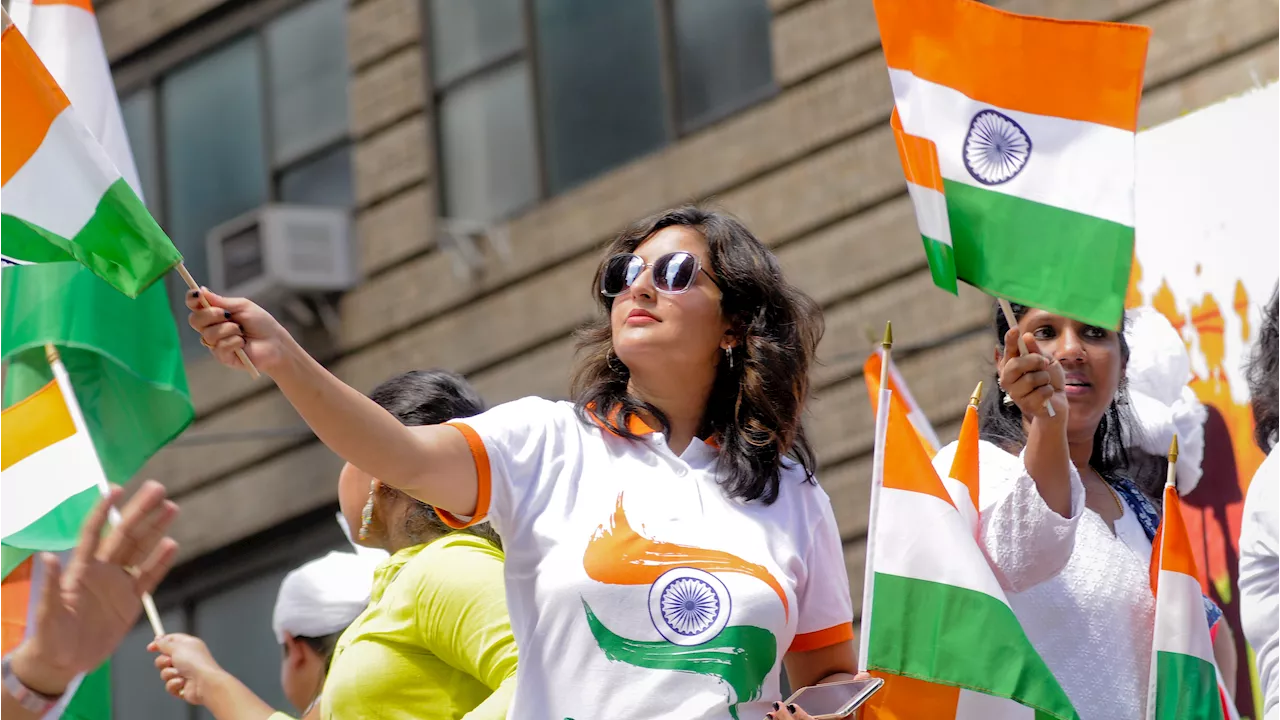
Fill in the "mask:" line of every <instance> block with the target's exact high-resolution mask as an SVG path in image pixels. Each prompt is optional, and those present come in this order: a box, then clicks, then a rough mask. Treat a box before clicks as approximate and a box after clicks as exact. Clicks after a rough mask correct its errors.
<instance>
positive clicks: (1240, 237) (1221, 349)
mask: <svg viewBox="0 0 1280 720" xmlns="http://www.w3.org/2000/svg"><path fill="white" fill-rule="evenodd" d="M1278 99H1280V91H1278V90H1277V86H1276V85H1274V84H1273V85H1271V86H1268V87H1267V88H1265V89H1261V90H1257V91H1254V92H1252V93H1249V94H1247V95H1244V96H1241V97H1238V98H1233V99H1231V100H1228V101H1226V102H1223V103H1220V104H1218V105H1214V106H1211V107H1209V108H1206V109H1204V110H1201V111H1198V112H1195V113H1192V114H1190V115H1187V116H1185V117H1183V118H1180V119H1178V120H1175V121H1173V122H1171V123H1169V124H1167V125H1163V126H1160V127H1157V128H1155V129H1153V130H1149V131H1145V132H1142V133H1139V135H1138V177H1137V192H1136V195H1137V197H1136V229H1137V242H1136V252H1135V258H1134V263H1133V273H1132V276H1131V278H1130V283H1129V292H1128V294H1127V297H1126V305H1127V306H1128V307H1140V306H1148V307H1152V308H1154V309H1155V310H1157V311H1158V312H1160V314H1162V315H1164V317H1165V318H1167V319H1168V320H1169V322H1170V323H1171V324H1172V325H1173V327H1174V329H1176V330H1177V331H1178V334H1179V335H1181V337H1182V340H1183V343H1184V344H1185V346H1186V348H1187V352H1188V354H1189V355H1190V357H1191V366H1192V372H1193V378H1192V380H1191V383H1190V385H1191V388H1192V389H1193V390H1194V391H1195V393H1196V396H1197V397H1199V398H1200V401H1201V402H1202V403H1204V405H1205V407H1206V409H1207V410H1208V418H1207V420H1206V421H1205V427H1204V430H1205V438H1204V440H1205V448H1204V461H1203V463H1202V468H1203V473H1204V474H1203V477H1202V478H1201V480H1200V483H1199V485H1197V486H1196V488H1195V489H1194V490H1193V491H1191V492H1190V493H1189V494H1188V495H1186V496H1185V497H1184V498H1183V516H1184V518H1185V520H1186V523H1187V530H1188V532H1189V533H1190V534H1191V536H1192V544H1193V546H1194V552H1195V555H1196V563H1197V565H1198V566H1199V568H1200V573H1201V578H1200V582H1201V585H1202V586H1203V587H1204V591H1205V592H1206V593H1207V594H1208V595H1209V596H1210V597H1212V598H1213V599H1214V600H1215V601H1216V602H1217V603H1218V604H1219V605H1220V606H1221V607H1222V609H1223V611H1224V613H1225V616H1226V620H1227V623H1228V624H1229V625H1230V627H1231V629H1232V631H1233V633H1234V635H1235V639H1236V645H1237V647H1238V650H1239V652H1238V655H1237V668H1238V671H1237V683H1236V687H1235V688H1233V690H1234V691H1235V692H1234V695H1235V699H1236V705H1237V708H1238V709H1239V711H1240V714H1241V717H1250V718H1256V717H1257V714H1256V713H1255V710H1254V708H1255V707H1259V708H1260V707H1261V696H1260V694H1259V691H1258V684H1257V679H1256V673H1255V672H1254V671H1253V669H1252V668H1253V663H1252V653H1251V652H1250V651H1249V650H1248V648H1247V647H1246V644H1245V640H1244V633H1243V632H1242V630H1241V626H1240V602H1239V597H1238V595H1239V592H1238V583H1237V580H1238V577H1239V574H1238V573H1239V567H1238V565H1239V538H1240V521H1241V513H1242V510H1243V505H1244V496H1245V491H1246V490H1247V489H1248V487H1249V483H1250V481H1251V480H1252V479H1253V474H1254V472H1255V471H1257V469H1258V466H1259V465H1261V463H1262V461H1263V459H1264V457H1265V456H1264V455H1263V453H1262V451H1261V450H1260V449H1259V448H1258V447H1257V445H1255V444H1254V439H1253V414H1252V412H1251V410H1250V407H1249V390H1248V387H1247V385H1246V382H1245V365H1246V363H1247V362H1248V359H1249V357H1250V352H1251V349H1252V345H1253V340H1254V334H1255V333H1256V332H1257V329H1258V326H1259V323H1260V318H1261V306H1262V304H1263V303H1265V302H1267V300H1268V299H1269V298H1270V296H1271V292H1272V289H1273V288H1274V287H1275V286H1276V282H1277V274H1278V273H1277V265H1278V264H1280V243H1278V242H1277V238H1278V237H1280V218H1277V216H1276V213H1275V197H1276V196H1277V195H1280V167H1277V164H1276V156H1277V148H1278V147H1280V141H1278V140H1277V129H1278V128H1280V109H1278V107H1277V100H1278ZM1209 138H1217V139H1219V140H1222V139H1224V138H1227V140H1226V142H1227V145H1228V146H1230V147H1221V146H1220V147H1211V146H1210V144H1209V142H1208V139H1209Z"/></svg>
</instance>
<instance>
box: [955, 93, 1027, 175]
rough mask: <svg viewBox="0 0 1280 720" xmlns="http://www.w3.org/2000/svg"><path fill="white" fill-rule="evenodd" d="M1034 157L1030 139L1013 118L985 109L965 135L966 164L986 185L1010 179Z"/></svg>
mask: <svg viewBox="0 0 1280 720" xmlns="http://www.w3.org/2000/svg"><path fill="white" fill-rule="evenodd" d="M1030 158H1031V138H1030V136H1028V135H1027V131H1026V130H1023V129H1022V126H1021V125H1019V124H1018V123H1017V122H1016V121H1014V119H1013V118H1011V117H1009V116H1008V115H1005V114H1004V113H1001V112H996V111H995V110H983V111H982V112H979V113H978V114H977V115H974V116H973V120H971V121H970V122H969V132H968V133H966V134H965V136H964V167H965V169H966V170H968V171H969V174H970V175H972V176H973V179H974V180H977V181H978V182H980V183H982V184H983V185H999V184H1001V183H1006V182H1009V181H1010V180H1012V179H1013V178H1014V176H1016V175H1017V174H1018V173H1020V172H1022V168H1024V167H1026V165H1027V160H1029V159H1030Z"/></svg>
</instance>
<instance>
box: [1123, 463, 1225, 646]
mask: <svg viewBox="0 0 1280 720" xmlns="http://www.w3.org/2000/svg"><path fill="white" fill-rule="evenodd" d="M1099 474H1100V475H1101V473H1099ZM1102 477H1104V478H1105V479H1106V481H1107V484H1108V485H1110V486H1111V488H1112V489H1113V490H1115V491H1116V493H1117V494H1118V495H1119V496H1120V497H1122V498H1124V501H1125V503H1126V504H1128V506H1129V509H1131V510H1133V514H1134V515H1136V516H1137V517H1138V522H1139V523H1141V525H1142V530H1143V531H1144V532H1146V534H1147V539H1148V540H1150V541H1151V542H1152V543H1154V542H1155V540H1156V528H1158V527H1160V510H1159V509H1157V508H1156V504H1155V503H1153V502H1151V498H1148V497H1147V496H1146V495H1143V494H1142V491H1141V490H1139V489H1138V485H1137V484H1136V483H1134V482H1133V481H1132V480H1130V479H1129V478H1126V477H1107V476H1105V475H1103V476H1102ZM1152 551H1153V552H1154V548H1153V549H1152ZM1201 598H1202V599H1203V600H1204V616H1205V619H1206V620H1207V621H1208V622H1209V627H1210V628H1212V627H1213V626H1214V624H1215V623H1217V622H1218V620H1219V619H1221V618H1222V611H1221V610H1219V609H1218V606H1217V605H1216V604H1214V602H1213V601H1212V600H1210V599H1209V598H1208V596H1206V595H1201Z"/></svg>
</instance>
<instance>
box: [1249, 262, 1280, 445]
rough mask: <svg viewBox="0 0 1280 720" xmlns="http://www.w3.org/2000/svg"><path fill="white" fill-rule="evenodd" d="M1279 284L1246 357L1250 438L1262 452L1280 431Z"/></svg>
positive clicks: (1265, 310)
mask: <svg viewBox="0 0 1280 720" xmlns="http://www.w3.org/2000/svg"><path fill="white" fill-rule="evenodd" d="M1277 314H1280V284H1277V285H1276V289H1274V290H1272V291H1271V302H1269V303H1267V305H1266V307H1264V308H1263V309H1262V327H1260V328H1258V337H1257V339H1256V340H1254V343H1253V353H1252V355H1251V356H1250V358H1249V368H1248V375H1249V398H1250V402H1251V404H1252V405H1253V439H1254V442H1256V443H1258V447H1260V448H1262V452H1264V453H1266V452H1271V445H1272V441H1271V436H1272V435H1274V434H1275V433H1276V432H1277V430H1280V388H1277V377H1276V376H1277V374H1280V362H1278V358H1280V331H1278V330H1277V317H1276V316H1277Z"/></svg>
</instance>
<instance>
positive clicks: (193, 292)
mask: <svg viewBox="0 0 1280 720" xmlns="http://www.w3.org/2000/svg"><path fill="white" fill-rule="evenodd" d="M191 297H200V291H199V290H192V291H191Z"/></svg>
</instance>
